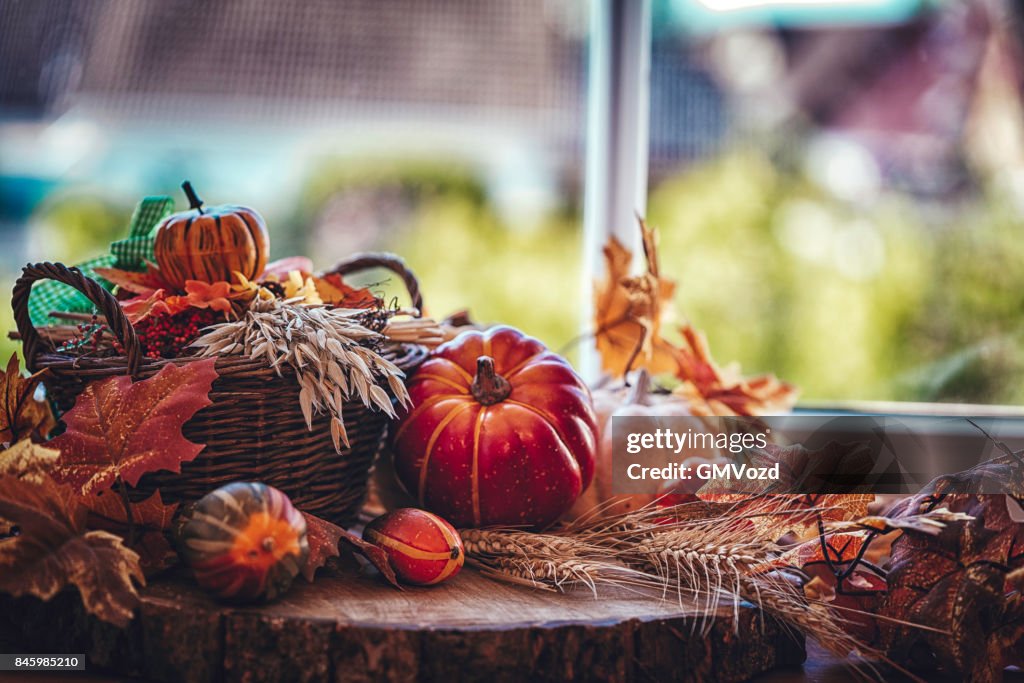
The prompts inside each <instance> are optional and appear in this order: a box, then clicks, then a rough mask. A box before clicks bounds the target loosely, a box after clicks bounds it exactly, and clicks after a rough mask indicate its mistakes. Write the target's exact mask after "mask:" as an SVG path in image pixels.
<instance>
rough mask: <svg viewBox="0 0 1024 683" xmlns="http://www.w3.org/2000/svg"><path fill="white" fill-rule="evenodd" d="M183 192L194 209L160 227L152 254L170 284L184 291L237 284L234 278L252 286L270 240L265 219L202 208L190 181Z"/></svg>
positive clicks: (229, 208)
mask: <svg viewBox="0 0 1024 683" xmlns="http://www.w3.org/2000/svg"><path fill="white" fill-rule="evenodd" d="M181 187H182V189H183V190H185V195H186V196H187V197H188V201H189V205H190V206H191V208H190V209H189V210H188V211H182V212H181V213H176V214H174V215H173V216H169V217H168V218H166V219H165V220H164V222H163V223H161V224H160V225H159V226H158V227H157V231H156V243H155V244H154V247H153V250H154V255H155V256H156V263H157V265H158V266H160V273H161V275H162V276H163V279H164V280H165V281H166V282H167V284H169V285H171V286H172V287H174V288H176V289H179V290H182V289H184V288H185V282H186V281H188V280H199V281H201V282H221V281H223V282H233V281H234V276H233V273H234V272H236V271H237V272H239V273H241V274H242V275H244V276H245V277H246V278H248V279H249V280H255V279H256V278H257V277H259V276H260V275H262V274H263V269H264V267H266V265H267V257H268V254H269V252H270V238H269V236H268V235H267V226H266V224H265V223H264V222H263V218H262V217H261V216H260V215H259V214H258V213H257V212H256V211H254V210H253V209H249V208H246V207H244V206H233V205H223V206H213V207H209V208H207V209H203V202H202V200H200V199H199V197H198V196H197V195H196V193H195V190H193V189H192V184H191V183H189V182H188V181H187V180H186V181H185V182H184V183H182V185H181Z"/></svg>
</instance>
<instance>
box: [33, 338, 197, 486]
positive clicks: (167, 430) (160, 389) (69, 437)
mask: <svg viewBox="0 0 1024 683" xmlns="http://www.w3.org/2000/svg"><path fill="white" fill-rule="evenodd" d="M214 363H215V359H213V358H210V359H208V360H202V361H194V362H191V363H186V364H184V365H182V366H180V367H179V366H177V365H174V364H167V365H165V366H164V367H163V369H162V370H160V372H158V373H157V374H156V375H154V376H153V377H151V378H149V379H145V380H141V381H138V382H132V381H131V378H129V377H127V376H125V375H121V376H118V377H110V378H107V379H104V380H101V381H98V382H93V383H91V384H89V385H88V386H87V387H86V388H85V390H84V391H83V392H82V393H81V394H80V395H79V396H78V399H77V400H76V401H75V405H74V407H73V408H72V409H71V410H69V411H68V412H67V413H66V414H65V415H64V422H65V423H66V424H67V431H65V432H64V433H63V434H61V435H60V436H58V437H57V438H56V439H53V441H52V442H51V443H50V444H49V445H50V446H51V447H52V448H56V449H58V450H60V452H61V455H60V459H59V460H58V461H57V464H56V467H55V468H54V475H55V477H56V478H57V480H58V481H60V482H61V483H67V484H70V485H71V486H73V487H75V488H76V489H78V490H81V491H82V493H83V494H89V493H95V492H96V491H101V490H103V489H106V488H109V487H110V486H111V485H112V484H113V483H114V481H115V480H116V479H117V478H118V477H120V478H121V479H122V480H124V481H125V482H127V483H128V484H129V485H130V486H135V485H136V484H138V483H139V479H140V478H142V476H143V475H144V474H146V473H148V472H155V471H157V470H170V471H171V472H180V471H181V463H183V462H189V461H190V460H193V459H194V458H195V457H196V456H197V455H199V452H200V451H202V450H203V448H204V447H205V446H204V445H203V444H194V443H192V442H191V441H188V440H186V439H185V438H184V437H183V436H182V434H181V428H182V426H184V424H185V423H186V422H188V420H189V419H190V418H191V417H192V416H193V415H195V414H196V413H197V412H198V411H199V410H200V409H201V408H203V407H205V406H208V405H210V403H211V401H210V398H209V396H208V394H209V392H210V387H211V385H212V384H213V381H214V380H215V379H216V378H217V371H216V369H214Z"/></svg>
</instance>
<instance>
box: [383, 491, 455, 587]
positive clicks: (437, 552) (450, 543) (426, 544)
mask: <svg viewBox="0 0 1024 683" xmlns="http://www.w3.org/2000/svg"><path fill="white" fill-rule="evenodd" d="M363 538H364V539H366V540H367V541H369V542H370V543H372V544H374V545H375V546H377V547H379V548H381V549H382V550H384V552H385V553H387V556H388V560H389V561H390V562H391V567H392V568H393V569H394V570H395V575H396V576H398V578H399V579H400V580H401V581H404V582H406V583H412V584H415V585H418V586H429V585H433V584H435V583H441V582H442V581H445V580H447V579H450V578H451V577H453V576H455V575H456V574H458V573H459V570H460V569H462V563H463V562H464V561H465V551H464V550H463V548H462V539H461V538H460V537H459V533H458V532H457V531H455V529H454V527H452V525H451V524H449V523H448V522H446V521H444V520H443V519H441V518H440V517H438V516H437V515H433V514H431V513H429V512H426V511H424V510H417V509H416V508H402V509H399V510H394V511H392V512H389V513H387V514H386V515H381V516H380V517H378V518H377V519H375V520H373V521H372V522H370V523H369V524H367V525H366V529H364V530H363Z"/></svg>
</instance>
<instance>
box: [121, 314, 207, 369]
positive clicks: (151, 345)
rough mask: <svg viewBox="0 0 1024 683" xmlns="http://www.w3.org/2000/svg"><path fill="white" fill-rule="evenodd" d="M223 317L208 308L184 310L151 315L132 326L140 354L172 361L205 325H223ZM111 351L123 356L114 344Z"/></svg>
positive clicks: (122, 350)
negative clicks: (168, 313) (114, 350)
mask: <svg viewBox="0 0 1024 683" xmlns="http://www.w3.org/2000/svg"><path fill="white" fill-rule="evenodd" d="M223 320H224V314H223V313H218V312H217V311H213V310H210V309H208V308H187V309H185V310H184V311H181V312H180V313H175V314H174V315H152V316H150V317H148V318H145V319H143V320H140V321H139V322H138V323H137V324H136V325H135V335H136V336H137V337H138V338H139V345H140V347H141V348H142V354H143V355H144V356H146V357H147V358H153V359H158V358H175V357H176V356H178V354H180V353H181V351H182V350H183V349H184V348H185V347H186V346H188V345H189V344H190V343H191V342H192V341H193V340H194V339H196V338H197V337H198V336H199V331H200V330H201V329H203V328H204V327H206V326H208V325H213V324H214V323H219V322H223ZM114 348H115V349H116V350H117V352H118V353H124V348H123V347H122V346H121V345H120V344H119V343H117V342H115V343H114Z"/></svg>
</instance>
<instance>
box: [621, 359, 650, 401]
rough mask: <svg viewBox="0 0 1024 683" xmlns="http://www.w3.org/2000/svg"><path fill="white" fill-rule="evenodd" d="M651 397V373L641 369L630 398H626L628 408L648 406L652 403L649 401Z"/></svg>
mask: <svg viewBox="0 0 1024 683" xmlns="http://www.w3.org/2000/svg"><path fill="white" fill-rule="evenodd" d="M650 396H651V373H649V372H647V369H646V368H641V369H640V372H639V373H638V374H637V376H636V383H635V384H634V385H633V387H632V389H630V391H629V396H627V397H626V405H627V406H647V405H650V404H651V402H650V401H649V400H648V399H649V398H650Z"/></svg>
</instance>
